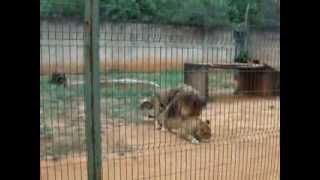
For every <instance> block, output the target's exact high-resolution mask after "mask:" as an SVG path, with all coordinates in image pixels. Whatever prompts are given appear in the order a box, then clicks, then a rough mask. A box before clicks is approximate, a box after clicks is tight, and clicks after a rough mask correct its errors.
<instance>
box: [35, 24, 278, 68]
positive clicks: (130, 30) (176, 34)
mask: <svg viewBox="0 0 320 180" xmlns="http://www.w3.org/2000/svg"><path fill="white" fill-rule="evenodd" d="M40 30H41V32H40V39H41V40H40V51H41V53H40V63H41V69H40V71H41V74H46V73H49V72H51V71H64V72H66V73H82V69H83V35H84V34H83V24H82V23H80V22H79V21H72V20H70V21H66V20H63V21H55V22H53V21H45V20H43V21H40ZM251 34H252V35H251V38H250V54H251V55H252V56H253V57H254V58H257V59H259V60H261V61H263V62H265V63H268V64H270V65H273V66H279V67H280V65H279V64H280V56H279V55H280V47H279V46H280V35H279V33H278V32H271V31H269V32H252V33H251ZM234 52H235V46H234V39H233V36H232V31H231V29H210V30H208V29H207V30H203V29H199V28H194V27H182V26H178V27H174V26H166V25H146V24H109V23H101V29H100V61H101V63H100V64H101V69H102V70H105V69H119V70H126V71H146V72H148V71H149V72H150V71H161V70H170V69H181V68H182V67H183V63H184V62H207V63H230V62H233V57H234Z"/></svg>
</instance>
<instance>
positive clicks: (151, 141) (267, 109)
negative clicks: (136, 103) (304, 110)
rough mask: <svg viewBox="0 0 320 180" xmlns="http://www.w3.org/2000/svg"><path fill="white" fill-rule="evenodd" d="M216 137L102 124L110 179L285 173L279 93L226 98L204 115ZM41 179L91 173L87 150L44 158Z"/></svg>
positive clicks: (224, 178)
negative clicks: (204, 139) (197, 138)
mask: <svg viewBox="0 0 320 180" xmlns="http://www.w3.org/2000/svg"><path fill="white" fill-rule="evenodd" d="M202 118H203V119H208V120H210V123H211V129H212V132H213V137H212V139H211V141H210V142H208V143H201V144H198V145H195V144H191V143H189V142H187V141H184V140H181V139H179V138H177V137H176V136H175V135H173V134H170V133H169V132H167V131H159V130H155V129H154V125H153V124H152V123H140V124H133V123H110V122H109V121H105V122H104V123H103V127H102V150H103V162H102V176H103V179H104V180H115V179H117V180H118V179H122V180H127V179H130V180H134V179H137V180H138V179H139V180H140V179H146V180H147V179H156V180H158V179H159V180H160V179H166V180H167V179H168V180H171V179H172V180H173V179H174V180H176V179H179V180H186V179H189V180H197V179H207V180H211V179H219V180H231V179H232V180H248V179H249V180H250V179H253V180H257V179H279V178H280V144H279V141H280V139H279V138H280V100H279V98H272V99H271V98H268V99H267V98H264V99H262V98H237V99H234V98H231V99H221V100H218V102H215V103H211V104H209V105H208V106H207V108H206V110H205V111H204V112H203V115H202ZM40 164H41V171H40V175H41V179H43V180H51V179H52V180H60V179H61V180H62V179H68V180H69V179H70V180H78V179H79V180H81V179H86V178H87V169H86V158H85V154H83V153H82V154H78V155H69V156H68V157H67V158H63V159H58V160H47V161H45V160H42V161H41V162H40Z"/></svg>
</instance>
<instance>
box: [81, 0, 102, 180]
mask: <svg viewBox="0 0 320 180" xmlns="http://www.w3.org/2000/svg"><path fill="white" fill-rule="evenodd" d="M84 31H85V37H84V61H85V62H84V65H85V67H84V71H85V76H84V78H85V113H86V121H85V123H86V127H85V128H86V129H85V133H86V145H87V171H88V180H101V133H100V131H101V129H100V127H101V122H100V83H99V0H86V1H85V24H84Z"/></svg>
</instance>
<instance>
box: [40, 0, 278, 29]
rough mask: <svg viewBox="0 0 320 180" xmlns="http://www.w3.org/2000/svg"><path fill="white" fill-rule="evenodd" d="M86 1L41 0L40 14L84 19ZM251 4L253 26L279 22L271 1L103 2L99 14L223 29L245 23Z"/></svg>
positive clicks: (250, 14)
mask: <svg viewBox="0 0 320 180" xmlns="http://www.w3.org/2000/svg"><path fill="white" fill-rule="evenodd" d="M84 2H85V1H84V0H64V1H63V2H62V1H59V0H41V1H40V15H41V16H42V17H55V16H67V17H70V16H83V14H84ZM248 4H250V10H249V22H250V23H251V24H253V25H262V24H264V23H270V22H272V23H275V22H278V21H279V17H280V8H279V7H280V6H279V5H278V4H277V2H275V1H272V0H224V1H223V0H101V1H100V15H101V17H102V18H106V19H108V20H109V21H117V22H127V21H131V22H132V21H133V22H146V23H153V22H156V23H163V24H184V25H200V26H220V25H229V24H238V23H241V22H243V21H244V18H245V11H246V7H247V5H248Z"/></svg>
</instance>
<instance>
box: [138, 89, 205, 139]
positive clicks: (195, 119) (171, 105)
mask: <svg viewBox="0 0 320 180" xmlns="http://www.w3.org/2000/svg"><path fill="white" fill-rule="evenodd" d="M205 105H206V100H205V98H204V97H203V96H201V95H200V93H199V92H198V91H196V90H195V89H193V88H192V87H190V86H187V85H183V86H180V87H177V88H173V89H169V90H165V91H161V92H159V93H157V94H156V95H155V96H154V97H153V98H152V99H151V100H149V101H145V102H143V104H142V108H148V109H153V110H154V115H153V116H152V117H154V118H155V125H156V127H157V128H158V129H162V130H164V129H168V130H169V131H170V132H172V133H175V134H177V135H178V136H180V137H182V138H184V139H186V140H189V141H191V142H192V143H199V142H201V141H207V140H209V139H210V138H211V129H210V124H209V121H202V120H200V118H199V116H200V114H201V111H202V109H203V108H204V107H205Z"/></svg>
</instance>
